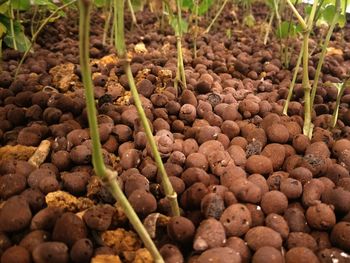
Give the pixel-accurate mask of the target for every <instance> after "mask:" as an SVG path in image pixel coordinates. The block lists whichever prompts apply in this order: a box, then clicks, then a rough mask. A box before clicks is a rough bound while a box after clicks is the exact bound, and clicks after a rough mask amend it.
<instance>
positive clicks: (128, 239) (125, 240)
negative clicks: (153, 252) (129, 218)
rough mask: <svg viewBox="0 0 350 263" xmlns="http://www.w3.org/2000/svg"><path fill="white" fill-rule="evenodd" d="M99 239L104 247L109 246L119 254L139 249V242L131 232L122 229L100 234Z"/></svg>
mask: <svg viewBox="0 0 350 263" xmlns="http://www.w3.org/2000/svg"><path fill="white" fill-rule="evenodd" d="M101 239H102V241H103V242H104V244H105V245H106V246H109V247H111V248H113V249H115V251H118V252H120V253H122V252H126V251H136V250H138V249H139V248H140V247H141V241H140V240H139V239H138V237H137V235H136V234H135V233H134V232H132V231H126V230H125V229H123V228H117V229H115V230H107V231H104V232H102V233H101Z"/></svg>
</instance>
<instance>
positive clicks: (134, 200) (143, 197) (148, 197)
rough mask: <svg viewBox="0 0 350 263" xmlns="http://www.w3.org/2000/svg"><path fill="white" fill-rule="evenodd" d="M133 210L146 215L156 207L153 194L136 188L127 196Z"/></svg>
mask: <svg viewBox="0 0 350 263" xmlns="http://www.w3.org/2000/svg"><path fill="white" fill-rule="evenodd" d="M128 200H129V202H130V204H131V205H132V207H133V208H134V210H135V212H136V213H137V214H139V215H141V216H145V215H148V214H150V213H152V212H154V211H156V209H157V200H156V199H155V198H154V196H153V195H152V194H151V193H149V192H146V191H145V190H142V189H137V190H135V191H134V192H132V193H131V195H130V196H129V198H128Z"/></svg>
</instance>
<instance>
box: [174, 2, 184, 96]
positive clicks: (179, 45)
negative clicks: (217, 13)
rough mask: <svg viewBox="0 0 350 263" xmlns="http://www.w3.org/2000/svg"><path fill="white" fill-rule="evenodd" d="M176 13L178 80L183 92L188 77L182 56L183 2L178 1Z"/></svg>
mask: <svg viewBox="0 0 350 263" xmlns="http://www.w3.org/2000/svg"><path fill="white" fill-rule="evenodd" d="M176 11H177V32H176V33H175V35H176V47H177V70H178V73H177V74H178V77H177V78H178V79H180V80H181V84H182V85H181V87H182V90H185V89H187V83H186V75H185V67H184V60H183V54H182V28H181V20H182V15H181V0H176Z"/></svg>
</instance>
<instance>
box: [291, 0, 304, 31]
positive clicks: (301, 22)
mask: <svg viewBox="0 0 350 263" xmlns="http://www.w3.org/2000/svg"><path fill="white" fill-rule="evenodd" d="M287 4H288V5H289V7H290V9H291V10H292V11H293V13H294V15H295V16H296V18H297V19H298V21H299V23H300V25H301V27H302V28H303V30H307V24H306V22H305V20H304V19H303V18H302V17H301V15H300V14H299V12H298V10H297V9H296V8H295V6H294V5H293V3H292V2H291V1H290V0H287Z"/></svg>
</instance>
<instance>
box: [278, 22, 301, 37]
mask: <svg viewBox="0 0 350 263" xmlns="http://www.w3.org/2000/svg"><path fill="white" fill-rule="evenodd" d="M299 30H301V28H300V27H297V26H296V25H295V24H294V23H289V22H288V21H283V22H282V23H281V25H280V26H279V27H278V28H277V29H276V36H277V37H278V38H287V37H288V36H290V37H294V36H295V35H296V34H297V32H299Z"/></svg>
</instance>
